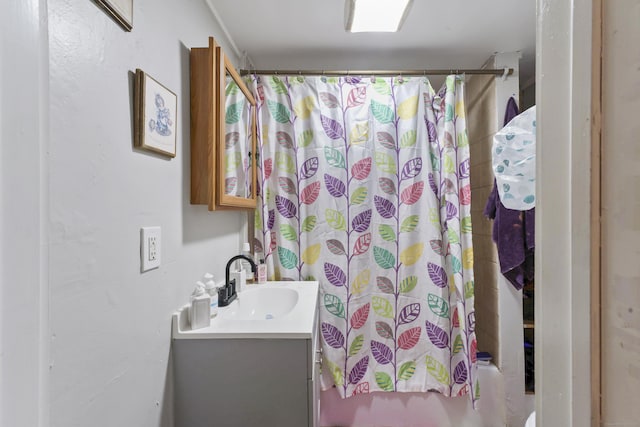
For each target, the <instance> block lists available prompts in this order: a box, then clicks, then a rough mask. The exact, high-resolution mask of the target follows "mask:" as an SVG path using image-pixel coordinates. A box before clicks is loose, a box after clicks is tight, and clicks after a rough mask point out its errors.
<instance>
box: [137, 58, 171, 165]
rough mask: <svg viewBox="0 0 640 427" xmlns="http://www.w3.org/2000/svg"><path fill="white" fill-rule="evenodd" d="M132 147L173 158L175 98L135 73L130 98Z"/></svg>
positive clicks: (164, 89) (143, 74) (151, 78)
mask: <svg viewBox="0 0 640 427" xmlns="http://www.w3.org/2000/svg"><path fill="white" fill-rule="evenodd" d="M133 98H134V100H133V104H134V105H133V111H134V113H133V121H134V145H135V146H136V147H140V148H144V149H146V150H150V151H154V152H156V153H160V154H164V155H166V156H169V157H175V156H176V135H177V125H178V123H177V119H178V114H177V111H176V110H177V107H178V97H177V96H176V94H175V93H173V92H171V91H170V90H169V89H167V88H166V87H164V86H163V85H161V84H160V83H159V82H158V81H157V80H155V79H154V78H153V77H151V76H149V75H148V74H147V73H145V72H144V71H142V70H140V69H137V70H136V78H135V85H134V96H133Z"/></svg>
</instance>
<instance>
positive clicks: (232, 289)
mask: <svg viewBox="0 0 640 427" xmlns="http://www.w3.org/2000/svg"><path fill="white" fill-rule="evenodd" d="M239 259H244V260H246V261H248V262H249V264H250V265H251V271H252V272H253V273H254V274H255V272H256V270H257V268H258V267H257V265H256V263H255V262H254V261H253V260H252V259H251V258H249V257H248V256H246V255H236V256H234V257H233V258H231V259H230V260H229V262H227V268H226V270H225V280H224V286H223V287H222V288H220V289H219V290H218V307H226V306H228V305H229V304H231V302H232V301H233V300H234V299H236V298H237V296H238V294H237V292H236V279H233V280H229V270H230V269H231V264H233V262H234V261H236V260H239Z"/></svg>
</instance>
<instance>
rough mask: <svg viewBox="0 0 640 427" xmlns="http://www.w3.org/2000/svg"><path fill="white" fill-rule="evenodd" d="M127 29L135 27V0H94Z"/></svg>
mask: <svg viewBox="0 0 640 427" xmlns="http://www.w3.org/2000/svg"><path fill="white" fill-rule="evenodd" d="M94 1H95V3H96V4H97V5H98V6H100V8H102V9H103V10H104V11H105V12H107V13H108V14H109V15H110V16H111V17H112V18H113V19H114V20H115V21H116V22H117V23H118V24H120V26H121V27H122V28H123V29H124V30H125V31H131V30H132V29H133V0H94Z"/></svg>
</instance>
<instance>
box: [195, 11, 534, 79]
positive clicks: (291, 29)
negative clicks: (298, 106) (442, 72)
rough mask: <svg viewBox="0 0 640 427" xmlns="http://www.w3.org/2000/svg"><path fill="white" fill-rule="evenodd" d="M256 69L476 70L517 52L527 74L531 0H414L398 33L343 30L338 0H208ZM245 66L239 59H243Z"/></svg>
mask: <svg viewBox="0 0 640 427" xmlns="http://www.w3.org/2000/svg"><path fill="white" fill-rule="evenodd" d="M207 3H208V4H209V5H210V7H212V10H213V11H214V13H215V14H217V15H218V17H219V18H220V20H221V21H222V23H223V25H224V26H225V27H226V29H227V31H228V33H229V35H230V36H231V38H232V39H233V41H234V42H235V44H236V46H237V47H238V49H239V50H240V51H241V52H246V54H247V55H248V57H249V58H250V59H251V61H252V63H253V65H254V66H255V68H262V69H265V68H269V69H296V70H298V69H324V70H330V69H352V70H353V69H405V70H406V69H424V68H449V69H456V68H478V67H480V66H481V65H482V64H483V63H484V62H485V61H486V60H487V59H488V58H489V57H490V56H491V55H492V54H494V53H495V52H516V51H519V52H521V53H522V60H521V63H520V68H521V75H520V79H521V82H523V81H526V80H527V79H529V78H530V77H531V76H533V75H534V69H535V65H534V60H535V20H536V10H535V4H536V2H535V0H482V1H471V0H414V2H413V6H412V7H411V10H410V12H409V15H408V17H407V19H406V21H405V22H404V25H403V27H402V29H401V30H400V31H399V32H398V33H357V34H356V33H347V32H345V31H344V0H315V1H314V0H207ZM243 65H246V64H243Z"/></svg>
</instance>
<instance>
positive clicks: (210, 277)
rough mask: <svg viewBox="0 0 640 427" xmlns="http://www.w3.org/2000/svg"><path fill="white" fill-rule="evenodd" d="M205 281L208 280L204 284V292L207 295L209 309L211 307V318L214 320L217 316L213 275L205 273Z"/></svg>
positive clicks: (216, 298) (216, 291)
mask: <svg viewBox="0 0 640 427" xmlns="http://www.w3.org/2000/svg"><path fill="white" fill-rule="evenodd" d="M204 278H205V279H208V280H207V281H206V282H205V284H204V290H205V291H206V292H207V294H209V298H210V299H211V301H210V304H209V305H210V307H211V310H210V311H211V312H210V315H211V318H214V317H216V316H217V315H218V286H216V283H215V282H214V281H213V274H210V273H207V274H205V275H204Z"/></svg>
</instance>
